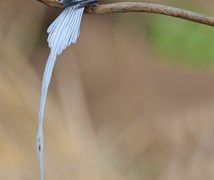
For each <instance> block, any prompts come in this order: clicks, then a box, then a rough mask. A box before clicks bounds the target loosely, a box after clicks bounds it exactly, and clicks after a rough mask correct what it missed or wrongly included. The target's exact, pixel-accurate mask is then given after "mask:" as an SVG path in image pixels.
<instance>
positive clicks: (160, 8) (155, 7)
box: [37, 0, 214, 26]
mask: <svg viewBox="0 0 214 180" xmlns="http://www.w3.org/2000/svg"><path fill="white" fill-rule="evenodd" d="M37 1H40V2H42V3H44V4H46V5H48V6H51V7H56V8H63V6H62V4H60V3H58V2H57V1H56V0H37ZM128 12H145V13H155V14H163V15H166V16H173V17H176V18H181V19H185V20H189V21H193V22H197V23H201V24H206V25H209V26H214V17H210V16H206V15H203V14H199V13H195V12H191V11H187V10H183V9H179V8H174V7H170V6H164V5H159V4H151V3H141V2H122V3H112V4H103V5H98V6H97V7H95V8H92V7H87V8H86V9H85V13H88V14H107V13H108V14H109V13H128Z"/></svg>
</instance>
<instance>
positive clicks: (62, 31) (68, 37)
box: [37, 5, 84, 180]
mask: <svg viewBox="0 0 214 180" xmlns="http://www.w3.org/2000/svg"><path fill="white" fill-rule="evenodd" d="M83 11H84V8H78V5H75V6H71V7H67V8H65V9H64V10H63V11H62V13H61V14H60V15H59V16H58V17H57V19H56V20H55V21H54V22H53V23H52V24H51V25H50V26H49V28H48V30H47V32H48V33H49V35H48V45H49V47H50V49H51V52H50V55H49V57H48V60H47V63H46V67H45V71H44V75H43V80H42V88H41V102H40V111H39V127H38V134H37V148H38V154H39V163H40V180H44V173H43V171H44V168H43V156H44V155H43V154H44V137H43V122H44V111H45V102H46V98H47V93H48V87H49V84H50V80H51V76H52V72H53V68H54V64H55V61H56V58H57V55H60V54H61V53H62V51H63V50H64V49H65V48H66V47H67V46H69V45H70V44H72V43H73V44H74V43H76V40H77V38H78V37H79V32H80V23H81V19H82V15H83Z"/></svg>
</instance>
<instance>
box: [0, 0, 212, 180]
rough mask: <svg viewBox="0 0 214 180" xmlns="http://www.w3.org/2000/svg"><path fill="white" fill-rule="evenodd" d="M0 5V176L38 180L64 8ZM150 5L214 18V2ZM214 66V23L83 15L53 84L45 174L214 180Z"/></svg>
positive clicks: (107, 179)
mask: <svg viewBox="0 0 214 180" xmlns="http://www.w3.org/2000/svg"><path fill="white" fill-rule="evenodd" d="M0 2H1V11H0V20H1V26H0V27H1V40H0V42H1V48H0V50H1V53H0V58H1V59H0V63H1V69H0V77H1V81H0V82H1V87H0V88H1V93H0V101H1V107H0V109H1V111H0V113H1V115H0V121H1V129H0V131H1V134H0V136H1V144H0V145H1V156H0V157H1V163H0V165H1V167H0V169H1V171H0V173H1V176H0V179H1V180H38V179H39V167H38V159H37V152H36V133H37V126H38V119H37V118H38V110H39V101H40V87H41V80H42V74H43V70H44V67H45V63H46V60H47V57H48V54H49V49H48V47H47V43H46V39H47V33H46V29H47V27H48V26H49V24H50V23H51V22H52V21H53V20H54V18H55V17H56V16H57V15H58V14H59V13H60V10H57V9H52V8H48V7H46V6H45V5H43V4H41V3H39V2H37V1H36V0H19V1H12V0H11V1H8V0H1V1H0ZM147 2H151V1H147ZM153 2H155V3H161V4H168V5H172V6H176V7H180V8H185V9H189V10H194V11H197V12H201V13H204V14H208V15H214V14H213V13H212V12H214V11H213V7H214V3H213V0H204V1H201V0H197V1H195V0H194V1H193V0H188V1H170V0H169V1H164V0H162V1H155V0H154V1H153ZM213 65H214V30H213V28H211V27H208V26H205V25H198V24H195V23H191V22H187V21H184V20H180V19H175V18H170V17H163V16H160V15H151V14H149V15H148V14H140V13H133V14H113V15H84V18H83V21H82V26H81V34H80V38H79V39H78V43H77V44H76V45H72V46H70V47H69V48H67V49H66V51H64V52H63V54H62V55H61V56H60V57H59V58H58V61H57V63H56V66H55V69H54V74H53V78H52V82H51V86H50V88H49V94H48V99H47V104H46V114H45V125H44V131H45V179H46V180H59V179H61V180H70V179H73V180H211V179H212V178H213V177H214V144H213V142H214V141H213V128H214V121H213V120H214V112H213V111H214V94H213V92H214V69H213Z"/></svg>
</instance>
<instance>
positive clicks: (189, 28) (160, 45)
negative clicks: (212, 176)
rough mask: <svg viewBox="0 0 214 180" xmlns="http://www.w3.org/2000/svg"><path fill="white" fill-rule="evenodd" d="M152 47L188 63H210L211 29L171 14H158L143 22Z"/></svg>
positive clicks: (213, 40)
mask: <svg viewBox="0 0 214 180" xmlns="http://www.w3.org/2000/svg"><path fill="white" fill-rule="evenodd" d="M147 28H148V29H147V32H148V35H149V36H148V37H149V39H150V40H151V42H152V44H153V46H154V48H155V49H156V51H157V52H158V53H160V54H162V56H165V57H167V59H169V60H170V61H172V62H175V63H182V64H184V65H185V64H186V65H188V66H190V67H209V66H211V65H214V29H213V27H209V26H206V25H202V24H198V23H194V22H189V21H186V20H181V19H176V18H172V17H164V16H161V17H158V18H155V19H153V21H152V22H151V23H148V26H147Z"/></svg>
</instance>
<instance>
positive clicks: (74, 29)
mask: <svg viewBox="0 0 214 180" xmlns="http://www.w3.org/2000/svg"><path fill="white" fill-rule="evenodd" d="M78 7H79V5H75V6H70V7H67V8H65V9H64V10H63V12H62V13H61V14H60V15H59V16H58V17H57V19H56V20H55V21H54V22H53V23H52V24H51V25H50V26H49V28H48V30H47V32H48V33H49V36H48V45H49V47H50V48H51V49H52V48H54V49H55V50H56V51H57V54H58V55H59V54H61V53H62V51H63V50H64V49H65V48H66V47H67V46H69V45H70V44H71V43H72V44H74V43H76V40H77V38H78V37H79V33H80V23H81V19H82V14H83V11H84V8H78Z"/></svg>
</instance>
